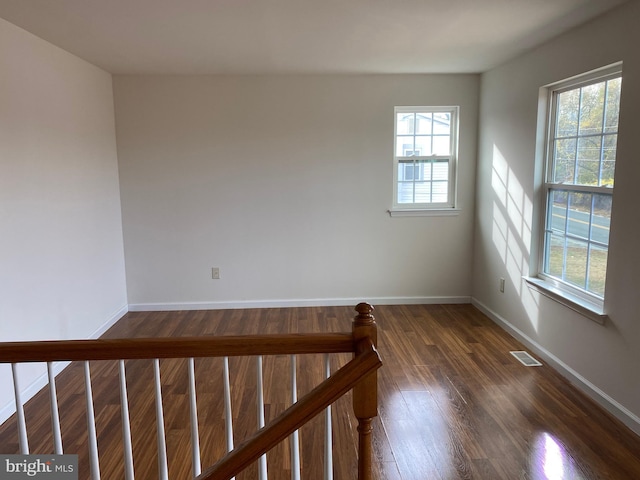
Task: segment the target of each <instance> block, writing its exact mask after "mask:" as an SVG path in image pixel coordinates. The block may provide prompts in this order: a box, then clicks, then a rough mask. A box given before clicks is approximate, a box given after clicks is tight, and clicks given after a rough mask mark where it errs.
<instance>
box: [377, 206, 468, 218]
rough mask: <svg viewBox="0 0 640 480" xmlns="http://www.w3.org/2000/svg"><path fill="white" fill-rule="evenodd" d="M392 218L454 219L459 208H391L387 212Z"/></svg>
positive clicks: (458, 212) (458, 213)
mask: <svg viewBox="0 0 640 480" xmlns="http://www.w3.org/2000/svg"><path fill="white" fill-rule="evenodd" d="M387 212H389V215H390V216H392V217H455V216H457V215H460V212H461V210H460V209H459V208H392V209H390V210H387Z"/></svg>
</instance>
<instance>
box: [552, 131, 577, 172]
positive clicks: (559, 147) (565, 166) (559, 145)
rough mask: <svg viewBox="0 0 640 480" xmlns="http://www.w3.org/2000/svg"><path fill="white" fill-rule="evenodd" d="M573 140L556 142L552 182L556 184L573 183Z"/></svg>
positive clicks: (574, 149) (574, 157)
mask: <svg viewBox="0 0 640 480" xmlns="http://www.w3.org/2000/svg"><path fill="white" fill-rule="evenodd" d="M577 145H578V142H577V141H576V139H575V138H567V139H564V140H556V143H555V148H554V162H553V165H554V167H553V179H552V180H553V181H554V182H558V183H573V178H574V175H575V164H576V147H577Z"/></svg>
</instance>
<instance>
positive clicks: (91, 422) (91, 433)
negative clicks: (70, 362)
mask: <svg viewBox="0 0 640 480" xmlns="http://www.w3.org/2000/svg"><path fill="white" fill-rule="evenodd" d="M84 387H85V398H86V402H87V436H88V441H89V466H90V468H91V479H92V480H100V460H99V458H98V437H97V436H96V417H95V413H94V411H93V393H92V392H91V371H90V370H89V362H88V361H85V362H84Z"/></svg>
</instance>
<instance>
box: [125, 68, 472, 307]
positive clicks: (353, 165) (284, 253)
mask: <svg viewBox="0 0 640 480" xmlns="http://www.w3.org/2000/svg"><path fill="white" fill-rule="evenodd" d="M478 81H479V77H478V76H477V75H454V76H446V75H441V76H439V75H432V76H428V75H414V76H403V75H397V76H393V75H388V76H279V77H278V76H273V77H269V76H164V77H158V76H154V77H151V76H115V77H114V92H115V101H116V125H117V139H118V160H119V165H120V181H121V185H120V186H121V191H122V204H123V228H124V236H125V255H126V262H127V285H128V294H129V303H130V308H132V309H154V308H178V307H185V308H193V307H195V306H216V305H218V306H219V305H237V304H244V305H248V304H247V303H243V302H247V301H254V302H256V303H253V304H254V305H273V304H285V305H286V304H300V303H304V302H307V303H316V304H321V303H323V302H326V303H336V302H338V303H339V302H341V301H344V302H346V303H352V302H354V301H358V300H360V299H370V300H373V301H378V303H380V302H381V301H393V300H397V299H400V298H402V299H404V300H405V301H411V300H412V299H413V300H416V301H417V299H419V300H420V301H428V300H429V299H438V300H442V297H453V298H452V300H460V299H466V300H468V299H469V298H470V294H471V287H470V285H471V282H470V274H471V253H472V230H473V210H474V205H473V203H474V191H473V190H474V175H475V153H476V130H477V99H478V96H477V95H478V85H479V83H478ZM394 105H460V106H461V110H460V112H461V113H460V117H461V126H460V168H459V195H458V198H459V206H460V207H461V209H462V213H461V214H460V215H459V216H457V217H430V218H424V217H423V218H390V217H389V215H388V213H387V209H389V208H390V207H391V202H392V198H391V197H392V187H393V186H392V154H393V107H394ZM213 266H217V267H220V269H221V277H222V278H221V279H220V280H212V279H211V271H210V269H211V267H213ZM199 302H202V303H199Z"/></svg>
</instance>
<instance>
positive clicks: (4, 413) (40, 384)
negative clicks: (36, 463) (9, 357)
mask: <svg viewBox="0 0 640 480" xmlns="http://www.w3.org/2000/svg"><path fill="white" fill-rule="evenodd" d="M128 311H129V309H128V306H127V305H124V306H123V307H121V308H120V309H118V311H116V312H114V313H113V314H112V315H111V316H110V317H109V318H108V319H107V320H106V321H105V322H104V323H103V324H102V325H101V326H100V327H99V328H98V329H97V330H95V331H94V332H93V333H92V334H91V335H90V336H89V337H88V339H96V338H98V337H100V336H101V335H102V334H103V333H104V332H106V331H107V330H108V329H109V328H111V327H112V326H113V325H114V324H115V323H116V322H117V321H118V320H120V319H121V318H122V317H123V316H124V315H125V314H126V313H127V312H128ZM69 363H70V362H53V365H52V367H53V373H54V375H55V376H57V375H58V374H59V373H60V372H62V371H63V370H64V369H65V368H66V367H67V366H68V365H69ZM48 383H49V378H48V375H47V373H46V372H45V373H43V374H42V375H40V376H39V377H38V378H36V379H35V380H34V381H32V382H31V383H30V384H29V385H28V386H27V387H26V388H23V389H22V391H21V392H20V396H21V399H22V402H24V403H26V402H27V401H29V400H30V399H31V398H32V397H33V396H34V395H35V394H36V393H38V392H39V391H40V390H42V389H43V388H44V387H45V386H47V384H48ZM15 411H16V406H15V402H13V401H12V402H9V403H8V404H7V405H5V406H4V407H2V408H0V424H2V423H4V422H5V421H6V420H7V419H8V418H9V417H10V416H11V415H13V414H14V413H15Z"/></svg>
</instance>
